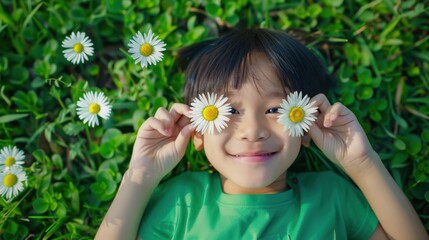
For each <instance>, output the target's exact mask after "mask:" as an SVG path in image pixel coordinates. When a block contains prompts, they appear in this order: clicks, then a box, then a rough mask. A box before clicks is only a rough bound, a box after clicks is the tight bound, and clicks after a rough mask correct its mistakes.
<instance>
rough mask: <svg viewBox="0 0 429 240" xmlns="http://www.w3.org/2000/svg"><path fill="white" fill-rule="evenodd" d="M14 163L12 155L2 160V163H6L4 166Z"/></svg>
mask: <svg viewBox="0 0 429 240" xmlns="http://www.w3.org/2000/svg"><path fill="white" fill-rule="evenodd" d="M14 163H15V158H14V157H12V156H9V157H7V158H6V160H4V165H6V167H10V166H12V165H13V164H14Z"/></svg>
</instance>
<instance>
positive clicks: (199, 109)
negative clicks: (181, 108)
mask: <svg viewBox="0 0 429 240" xmlns="http://www.w3.org/2000/svg"><path fill="white" fill-rule="evenodd" d="M226 101H228V98H227V97H223V95H221V96H220V97H219V98H217V94H215V93H207V97H206V95H204V94H200V95H199V97H198V98H197V97H196V98H195V99H194V100H193V101H192V103H191V111H190V114H191V124H192V126H194V127H195V129H196V131H197V132H200V133H202V134H204V133H205V132H206V131H207V129H208V130H209V133H210V134H213V133H214V127H216V129H217V131H218V133H220V132H221V131H222V129H224V128H225V127H226V126H227V124H226V122H228V121H229V118H228V117H227V115H230V114H231V105H230V104H229V103H226Z"/></svg>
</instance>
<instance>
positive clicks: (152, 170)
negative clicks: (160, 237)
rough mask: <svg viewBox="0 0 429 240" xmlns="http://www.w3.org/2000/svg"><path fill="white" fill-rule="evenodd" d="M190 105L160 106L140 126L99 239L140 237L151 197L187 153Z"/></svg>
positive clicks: (97, 237)
mask: <svg viewBox="0 0 429 240" xmlns="http://www.w3.org/2000/svg"><path fill="white" fill-rule="evenodd" d="M192 131H193V129H192V127H191V125H190V121H189V107H188V106H187V105H184V104H174V105H173V107H172V108H171V110H170V111H167V110H166V109H164V108H160V109H158V111H157V112H156V114H155V117H151V118H149V119H147V120H146V121H145V122H144V123H143V125H142V126H141V127H140V129H139V131H138V133H137V138H136V141H135V143H134V148H133V154H132V156H131V161H130V165H129V168H128V170H127V171H126V172H125V174H124V177H123V178H122V182H121V186H120V188H119V190H118V193H117V194H116V196H115V199H114V200H113V202H112V205H111V206H110V208H109V210H108V212H107V214H106V216H105V217H104V219H103V222H102V223H101V225H100V228H99V229H98V232H97V235H96V237H95V239H136V234H137V231H138V227H139V224H140V220H141V218H142V215H143V212H144V209H145V207H146V205H147V203H148V201H149V198H150V196H151V194H152V192H153V191H154V189H155V188H156V186H157V185H158V183H159V182H160V181H161V179H162V178H163V177H164V176H165V175H166V174H167V173H168V172H169V171H171V170H172V169H173V168H174V167H175V166H176V165H177V163H178V162H179V161H180V159H182V157H183V156H184V154H185V150H186V146H187V145H188V142H189V139H190V136H191V134H192Z"/></svg>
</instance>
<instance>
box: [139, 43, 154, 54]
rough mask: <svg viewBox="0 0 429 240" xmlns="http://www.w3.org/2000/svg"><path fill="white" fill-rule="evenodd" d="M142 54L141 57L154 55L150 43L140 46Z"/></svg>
mask: <svg viewBox="0 0 429 240" xmlns="http://www.w3.org/2000/svg"><path fill="white" fill-rule="evenodd" d="M140 53H141V55H143V56H145V57H148V56H150V55H152V53H153V47H152V45H150V44H149V43H145V44H143V45H141V46H140Z"/></svg>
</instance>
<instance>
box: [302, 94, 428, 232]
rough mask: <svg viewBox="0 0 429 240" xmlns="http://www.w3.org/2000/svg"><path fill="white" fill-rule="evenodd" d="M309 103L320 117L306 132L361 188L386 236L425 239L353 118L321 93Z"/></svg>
mask: <svg viewBox="0 0 429 240" xmlns="http://www.w3.org/2000/svg"><path fill="white" fill-rule="evenodd" d="M312 100H313V101H316V105H317V106H318V107H319V110H320V115H319V117H318V119H317V121H316V124H313V126H312V127H311V129H310V131H309V134H310V135H311V138H312V139H313V141H314V142H315V144H316V145H317V146H318V147H319V148H320V149H321V150H322V151H323V152H324V154H325V155H326V156H327V157H328V158H329V159H330V160H331V161H333V162H334V163H336V164H338V165H339V166H340V167H342V168H343V169H344V170H345V171H346V173H347V174H348V175H349V176H350V177H351V178H352V180H353V181H354V182H355V183H356V185H357V186H358V187H359V188H360V190H361V191H362V193H363V194H364V195H365V197H366V199H367V200H368V202H369V204H370V205H371V207H372V209H373V210H374V212H375V214H376V216H377V218H378V220H379V222H380V225H381V226H382V228H383V229H384V232H385V233H386V235H387V237H388V238H390V239H428V235H427V233H426V231H425V228H424V227H423V224H422V222H421V221H420V219H419V217H418V215H417V213H416V212H415V210H414V208H413V207H412V205H411V203H410V202H409V201H408V199H407V198H406V196H405V194H404V193H403V192H402V190H401V189H400V188H399V187H398V185H397V184H396V182H395V181H394V180H393V178H392V177H391V176H390V174H389V172H388V171H387V169H386V168H385V167H384V165H383V163H382V162H381V160H380V158H379V156H378V154H377V153H376V152H375V151H374V149H373V148H372V147H371V145H370V143H369V141H368V139H367V137H366V135H365V132H364V130H363V129H362V127H361V125H360V124H359V122H358V121H357V119H356V116H355V115H354V114H353V113H352V112H351V111H350V110H349V109H348V108H346V107H345V106H344V105H342V104H340V103H335V104H334V105H331V104H330V103H329V101H328V99H327V98H326V96H325V95H323V94H319V95H317V96H315V97H313V99H312ZM350 207H353V206H350ZM381 232H382V231H381ZM376 233H377V234H380V231H377V232H376Z"/></svg>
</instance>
